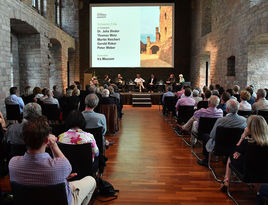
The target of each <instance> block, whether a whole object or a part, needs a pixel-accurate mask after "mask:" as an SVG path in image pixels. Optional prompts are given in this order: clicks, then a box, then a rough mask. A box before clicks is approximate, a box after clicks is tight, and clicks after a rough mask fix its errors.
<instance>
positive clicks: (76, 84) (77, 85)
mask: <svg viewBox="0 0 268 205" xmlns="http://www.w3.org/2000/svg"><path fill="white" fill-rule="evenodd" d="M74 84H75V86H76V88H77V89H80V82H79V81H74Z"/></svg>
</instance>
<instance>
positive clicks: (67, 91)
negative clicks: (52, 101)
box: [66, 88, 73, 97]
mask: <svg viewBox="0 0 268 205" xmlns="http://www.w3.org/2000/svg"><path fill="white" fill-rule="evenodd" d="M72 94H73V90H72V89H70V88H69V89H67V90H66V97H71V96H72Z"/></svg>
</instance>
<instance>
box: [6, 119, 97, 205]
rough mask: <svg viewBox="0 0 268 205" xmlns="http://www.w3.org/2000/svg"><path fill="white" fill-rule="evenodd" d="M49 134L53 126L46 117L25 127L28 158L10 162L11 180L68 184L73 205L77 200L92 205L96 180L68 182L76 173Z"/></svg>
mask: <svg viewBox="0 0 268 205" xmlns="http://www.w3.org/2000/svg"><path fill="white" fill-rule="evenodd" d="M49 132H50V127H49V125H48V123H47V121H46V120H45V119H44V118H43V117H40V118H38V119H36V120H35V121H29V122H27V123H26V124H25V125H24V127H23V138H24V141H25V144H26V146H27V152H26V153H25V154H24V156H16V157H13V158H12V159H11V160H10V162H9V174H10V181H11V182H16V183H19V184H23V185H39V186H40V185H44V186H46V185H52V184H59V183H65V185H66V195H67V199H68V204H69V205H70V204H74V199H76V200H78V201H77V204H88V203H89V201H90V199H91V197H92V194H93V192H94V190H95V188H96V181H95V179H94V178H93V177H91V176H87V177H84V178H83V179H81V180H77V181H73V182H68V181H67V179H68V178H71V177H72V176H75V173H71V171H72V167H71V165H70V163H69V161H68V159H66V158H65V156H64V155H63V154H62V152H61V151H60V149H59V147H58V145H57V143H56V142H57V140H56V137H55V136H54V135H51V134H49ZM46 147H49V148H50V149H51V151H52V153H53V158H51V157H50V155H49V154H48V153H46V152H45V150H46ZM77 190H79V191H77ZM45 197H49V196H45ZM40 200H42V199H40ZM37 204H38V203H37Z"/></svg>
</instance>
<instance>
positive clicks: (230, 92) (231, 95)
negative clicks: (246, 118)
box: [226, 89, 237, 100]
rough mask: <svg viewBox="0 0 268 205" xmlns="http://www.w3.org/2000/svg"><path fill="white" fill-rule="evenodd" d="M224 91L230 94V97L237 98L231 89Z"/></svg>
mask: <svg viewBox="0 0 268 205" xmlns="http://www.w3.org/2000/svg"><path fill="white" fill-rule="evenodd" d="M226 92H227V93H229V94H230V99H234V100H237V99H236V97H235V96H234V91H233V89H227V90H226Z"/></svg>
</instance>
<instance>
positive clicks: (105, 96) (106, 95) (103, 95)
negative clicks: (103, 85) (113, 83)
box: [101, 89, 110, 98]
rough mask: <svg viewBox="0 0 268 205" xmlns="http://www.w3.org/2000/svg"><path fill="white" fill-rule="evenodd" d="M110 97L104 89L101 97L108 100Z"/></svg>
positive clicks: (108, 92)
mask: <svg viewBox="0 0 268 205" xmlns="http://www.w3.org/2000/svg"><path fill="white" fill-rule="evenodd" d="M109 96H110V91H109V90H108V89H104V90H103V91H102V94H101V97H103V98H108V97H109Z"/></svg>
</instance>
